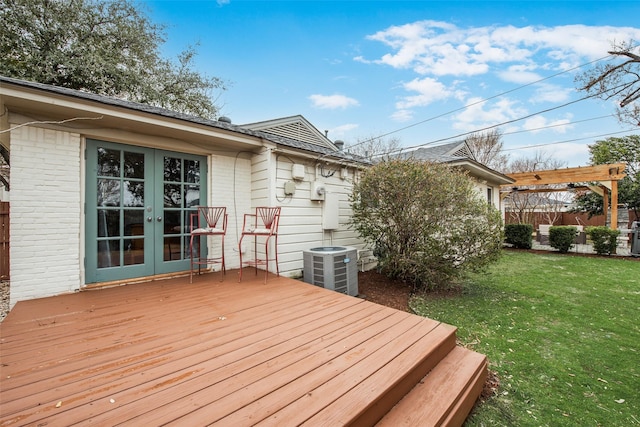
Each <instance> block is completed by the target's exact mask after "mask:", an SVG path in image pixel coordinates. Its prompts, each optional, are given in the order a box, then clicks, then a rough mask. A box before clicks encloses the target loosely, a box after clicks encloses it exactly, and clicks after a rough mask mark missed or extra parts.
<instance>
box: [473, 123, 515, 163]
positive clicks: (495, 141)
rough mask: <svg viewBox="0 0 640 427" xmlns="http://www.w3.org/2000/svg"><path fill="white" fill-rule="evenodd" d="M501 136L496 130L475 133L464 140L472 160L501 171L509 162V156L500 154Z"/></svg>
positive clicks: (501, 146)
mask: <svg viewBox="0 0 640 427" xmlns="http://www.w3.org/2000/svg"><path fill="white" fill-rule="evenodd" d="M501 138H502V134H501V132H500V131H499V130H498V129H493V130H490V131H487V132H477V133H472V134H471V135H469V136H467V137H466V138H465V140H464V141H465V142H466V143H467V147H469V150H470V151H471V155H472V156H473V159H474V160H475V161H477V162H479V163H482V164H483V165H485V166H487V167H490V168H491V169H495V170H498V171H503V170H505V169H506V167H507V164H508V162H509V156H508V155H506V154H503V153H502V148H503V144H502V141H501V140H500V139H501Z"/></svg>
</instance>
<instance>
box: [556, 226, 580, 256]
mask: <svg viewBox="0 0 640 427" xmlns="http://www.w3.org/2000/svg"><path fill="white" fill-rule="evenodd" d="M577 235H578V229H577V228H576V227H573V226H570V225H561V226H556V227H550V228H549V245H551V247H552V248H554V249H557V250H559V251H560V252H561V253H563V254H566V253H567V252H569V249H571V247H572V246H573V242H574V241H575V239H576V236H577Z"/></svg>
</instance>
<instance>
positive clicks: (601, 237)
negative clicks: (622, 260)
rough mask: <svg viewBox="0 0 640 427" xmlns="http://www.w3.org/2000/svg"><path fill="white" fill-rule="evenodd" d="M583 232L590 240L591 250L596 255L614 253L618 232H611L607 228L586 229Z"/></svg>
mask: <svg viewBox="0 0 640 427" xmlns="http://www.w3.org/2000/svg"><path fill="white" fill-rule="evenodd" d="M585 231H586V232H587V234H588V235H589V237H590V238H591V241H592V242H593V249H594V250H595V251H596V253H597V254H598V255H610V254H615V253H616V246H617V244H618V236H619V235H620V230H612V229H610V228H609V227H587V228H586V230H585Z"/></svg>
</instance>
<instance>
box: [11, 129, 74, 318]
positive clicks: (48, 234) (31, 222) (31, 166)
mask: <svg viewBox="0 0 640 427" xmlns="http://www.w3.org/2000/svg"><path fill="white" fill-rule="evenodd" d="M80 153H81V150H80V136H79V135H78V134H75V133H68V132H60V131H55V130H48V129H40V128H35V127H27V126H25V127H21V128H18V129H16V130H14V131H12V132H11V237H10V238H11V296H10V298H11V304H12V305H13V304H15V302H17V301H19V300H25V299H32V298H39V297H44V296H50V295H56V294H61V293H67V292H72V291H75V290H78V289H79V288H80V280H81V279H80V263H81V255H80V254H81V252H80V250H81V249H80V248H81V246H82V245H81V242H80V238H81V237H80V221H81V216H82V209H81V194H82V190H81V182H80V157H81V154H80Z"/></svg>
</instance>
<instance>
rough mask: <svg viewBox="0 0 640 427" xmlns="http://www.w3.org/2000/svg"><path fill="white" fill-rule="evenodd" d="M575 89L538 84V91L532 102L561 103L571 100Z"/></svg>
mask: <svg viewBox="0 0 640 427" xmlns="http://www.w3.org/2000/svg"><path fill="white" fill-rule="evenodd" d="M572 92H573V89H571V88H566V87H561V86H557V85H550V84H537V85H536V90H535V93H534V94H533V96H532V97H531V100H530V101H531V102H534V103H541V102H552V103H555V104H557V103H561V102H565V101H567V100H569V97H570V95H571V93H572Z"/></svg>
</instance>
